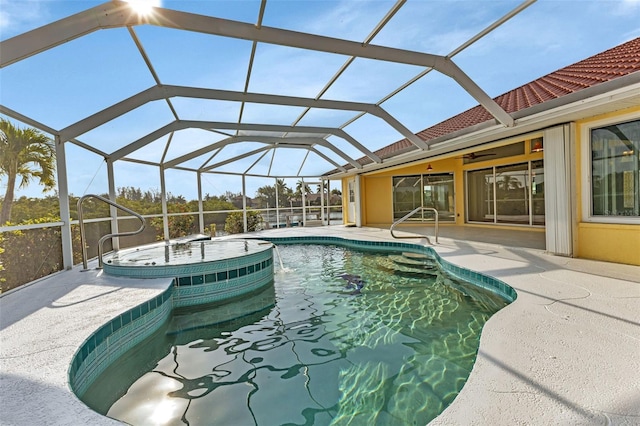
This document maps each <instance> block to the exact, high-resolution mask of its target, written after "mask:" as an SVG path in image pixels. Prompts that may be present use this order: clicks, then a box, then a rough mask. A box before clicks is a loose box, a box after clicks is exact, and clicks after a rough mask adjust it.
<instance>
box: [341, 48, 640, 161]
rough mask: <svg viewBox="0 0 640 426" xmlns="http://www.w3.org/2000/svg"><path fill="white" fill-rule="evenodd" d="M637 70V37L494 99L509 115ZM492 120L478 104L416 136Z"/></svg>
mask: <svg viewBox="0 0 640 426" xmlns="http://www.w3.org/2000/svg"><path fill="white" fill-rule="evenodd" d="M638 71H640V37H638V38H636V39H633V40H631V41H629V42H626V43H623V44H621V45H619V46H616V47H614V48H612V49H609V50H606V51H604V52H601V53H598V54H597V55H594V56H591V57H590V58H587V59H584V60H582V61H580V62H577V63H575V64H573V65H569V66H567V67H565V68H562V69H560V70H557V71H554V72H552V73H550V74H547V75H545V76H543V77H540V78H539V79H537V80H534V81H532V82H530V83H527V84H525V85H523V86H520V87H518V88H516V89H513V90H511V91H509V92H507V93H504V94H502V95H500V96H498V97H496V98H494V100H495V101H496V102H497V103H498V105H500V106H501V107H502V108H503V109H504V110H505V111H507V112H508V113H514V112H516V111H520V110H522V109H525V108H529V107H531V106H534V105H538V104H541V103H544V102H547V101H550V100H553V99H557V98H560V97H562V96H565V95H568V94H571V93H575V92H578V91H580V90H583V89H587V88H589V87H592V86H595V85H597V84H600V83H604V82H606V81H610V80H614V79H616V78H619V77H622V76H625V75H628V74H631V73H634V72H638ZM492 119H493V117H492V116H491V114H489V113H488V112H487V111H486V110H485V109H484V108H483V107H482V106H480V105H478V106H475V107H473V108H471V109H469V110H467V111H465V112H462V113H460V114H458V115H456V116H454V117H451V118H449V119H447V120H444V121H442V122H440V123H438V124H436V125H434V126H431V127H429V128H428V129H424V130H422V131H420V132H418V133H417V134H416V135H417V136H418V137H419V138H421V139H422V140H424V141H429V140H432V139H435V138H438V137H441V136H444V135H447V134H449V133H452V132H455V131H458V130H462V129H466V128H468V127H471V126H474V125H476V124H480V123H483V122H485V121H489V120H492ZM415 149H417V148H416V147H415V146H414V145H413V144H412V143H411V142H409V140H407V139H402V140H399V141H398V142H395V143H393V144H391V145H388V146H385V147H384V148H381V149H379V150H377V151H375V153H376V154H377V155H378V156H379V157H381V158H383V159H384V158H390V157H393V156H395V155H398V154H400V153H403V152H408V151H412V150H415ZM358 162H359V163H361V164H363V165H365V164H368V163H371V160H370V159H369V158H368V157H362V158H360V159H358ZM347 168H351V167H350V166H349V167H347Z"/></svg>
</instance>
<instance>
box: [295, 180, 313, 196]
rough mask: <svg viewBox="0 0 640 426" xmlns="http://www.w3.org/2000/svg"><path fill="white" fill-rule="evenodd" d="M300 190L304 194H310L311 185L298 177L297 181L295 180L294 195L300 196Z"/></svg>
mask: <svg viewBox="0 0 640 426" xmlns="http://www.w3.org/2000/svg"><path fill="white" fill-rule="evenodd" d="M302 191H304V193H305V194H310V193H311V187H310V186H309V185H307V183H306V182H304V181H303V180H302V179H300V180H299V181H298V182H296V192H295V195H296V197H299V198H301V197H302Z"/></svg>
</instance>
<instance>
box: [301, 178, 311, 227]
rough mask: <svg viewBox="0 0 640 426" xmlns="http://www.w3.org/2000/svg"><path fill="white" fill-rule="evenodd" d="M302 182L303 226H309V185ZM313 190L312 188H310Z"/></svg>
mask: <svg viewBox="0 0 640 426" xmlns="http://www.w3.org/2000/svg"><path fill="white" fill-rule="evenodd" d="M301 180H302V225H303V226H307V184H306V183H304V178H302V179H301ZM309 189H311V188H309Z"/></svg>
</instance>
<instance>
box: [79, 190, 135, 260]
mask: <svg viewBox="0 0 640 426" xmlns="http://www.w3.org/2000/svg"><path fill="white" fill-rule="evenodd" d="M87 198H96V199H98V200H100V201H103V202H105V203H107V204H109V205H110V206H113V207H115V208H117V209H120V210H122V211H125V212H127V213H129V214H131V215H133V216H135V217H137V218H138V219H140V222H142V224H141V225H140V228H139V229H137V230H136V231H129V232H119V233H115V234H107V235H104V236H103V237H102V238H100V239H99V240H98V269H101V268H102V254H103V252H102V244H103V243H104V242H105V240H106V239H107V238H113V237H126V236H129V235H136V234H139V233H141V232H142V231H144V228H145V226H146V224H147V223H146V221H145V220H144V217H142V216H141V215H139V214H138V213H136V212H134V211H133V210H131V209H128V208H126V207H125V206H122V205H120V204H118V203H115V202H113V201H111V200H109V199H108V198H104V197H101V196H99V195H95V194H86V195H83V196H82V197H80V199H79V200H78V225H79V226H80V244H82V266H83V267H84V269H85V270H86V269H88V267H87V246H86V244H85V239H86V238H85V235H84V222H83V211H82V202H83V201H84V200H86V199H87Z"/></svg>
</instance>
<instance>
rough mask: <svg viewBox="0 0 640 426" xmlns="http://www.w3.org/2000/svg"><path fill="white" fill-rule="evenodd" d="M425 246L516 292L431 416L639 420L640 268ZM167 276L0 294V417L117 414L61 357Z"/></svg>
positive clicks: (84, 276)
mask: <svg viewBox="0 0 640 426" xmlns="http://www.w3.org/2000/svg"><path fill="white" fill-rule="evenodd" d="M265 234H268V235H272V236H274V237H275V236H278V237H288V236H312V235H323V236H336V237H344V238H349V239H356V240H368V241H390V240H393V238H392V237H391V236H390V234H389V231H388V230H383V229H377V228H348V227H343V226H331V227H322V228H287V229H277V230H269V231H263V232H259V233H255V234H252V236H258V237H259V236H260V235H265ZM402 234H403V235H409V234H408V233H402ZM431 240H432V238H431ZM394 241H398V240H394ZM402 241H405V242H413V243H416V244H427V243H428V240H427V238H425V237H422V238H416V239H415V240H402ZM433 247H434V248H435V249H436V250H437V251H438V253H439V254H440V255H441V256H442V257H443V258H444V259H445V260H447V261H449V262H451V263H453V264H456V265H459V266H463V267H465V268H468V269H471V270H474V271H477V272H482V273H485V274H488V275H491V276H494V277H496V278H498V279H501V280H502V281H504V282H506V283H507V284H509V285H511V286H512V287H513V288H514V289H516V291H517V293H518V298H517V300H516V301H515V302H514V303H512V304H511V305H509V306H507V307H506V308H505V309H503V310H501V311H500V312H498V313H497V314H495V315H494V316H493V317H492V318H491V319H490V320H489V321H488V322H487V324H486V325H485V327H484V329H483V333H482V338H481V342H480V349H479V352H478V359H477V361H476V364H475V365H474V368H473V371H472V373H471V375H470V377H469V379H468V381H467V383H466V384H465V386H464V388H463V390H462V391H461V392H460V394H459V395H458V397H457V398H456V400H455V401H454V402H453V403H452V404H451V405H450V406H449V407H448V408H447V409H446V410H445V411H444V412H443V413H442V414H441V415H440V416H439V417H438V418H436V419H435V420H434V421H432V422H431V423H430V424H431V425H468V424H478V425H515V424H522V425H525V424H526V425H549V424H569V425H606V424H615V425H637V424H640V267H636V266H629V265H619V264H611V263H604V262H595V261H588V260H582V259H571V258H564V257H556V256H551V255H548V254H545V253H544V252H543V251H542V250H536V249H523V248H514V247H508V246H504V245H498V244H486V243H480V242H468V241H462V240H456V239H452V238H446V237H440V240H439V244H436V245H434V246H433ZM285 261H286V260H285ZM91 265H93V266H95V263H93V264H90V266H91ZM169 285H170V280H168V279H152V280H136V279H129V278H118V277H110V276H105V275H104V274H102V273H100V272H99V271H96V270H90V271H87V272H81V270H80V268H79V267H76V268H74V269H73V270H71V271H65V272H61V273H58V274H55V275H52V276H49V277H47V278H44V279H42V280H39V281H37V282H34V283H31V284H29V285H27V286H23V287H21V288H19V289H16V290H14V291H10V292H8V293H5V294H2V295H1V296H0V395H1V397H0V424H2V425H35V424H38V425H40V424H65V425H75V424H78V425H85V424H91V425H112V424H120V423H119V422H116V421H114V420H111V419H108V418H106V417H103V416H101V415H99V414H97V413H95V412H93V411H92V410H90V409H89V408H87V407H86V406H85V405H84V404H83V403H82V402H81V401H79V400H78V399H77V398H76V397H75V395H74V394H73V393H72V392H71V391H70V389H69V385H68V381H67V371H68V368H69V364H70V362H71V360H72V357H73V355H74V353H75V351H76V350H77V348H78V347H79V346H80V345H81V344H82V343H83V342H84V340H85V339H86V338H87V337H88V336H89V335H90V334H91V333H92V332H93V331H95V330H96V329H97V328H98V327H99V326H100V325H102V324H103V323H105V322H107V321H108V320H110V319H111V318H113V317H114V316H115V315H117V314H120V313H122V312H124V311H126V310H128V309H129V308H131V307H133V306H135V305H137V304H139V303H141V302H143V301H145V300H148V299H150V298H152V297H154V296H157V295H158V294H160V293H161V292H162V291H163V290H165V289H166V288H167V287H168V286H169Z"/></svg>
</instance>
